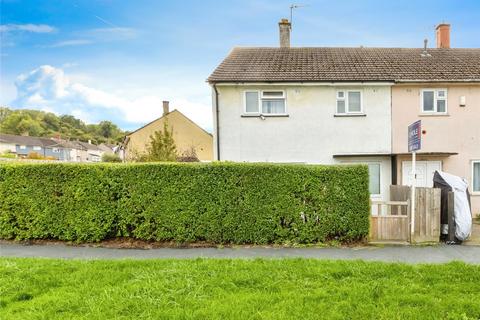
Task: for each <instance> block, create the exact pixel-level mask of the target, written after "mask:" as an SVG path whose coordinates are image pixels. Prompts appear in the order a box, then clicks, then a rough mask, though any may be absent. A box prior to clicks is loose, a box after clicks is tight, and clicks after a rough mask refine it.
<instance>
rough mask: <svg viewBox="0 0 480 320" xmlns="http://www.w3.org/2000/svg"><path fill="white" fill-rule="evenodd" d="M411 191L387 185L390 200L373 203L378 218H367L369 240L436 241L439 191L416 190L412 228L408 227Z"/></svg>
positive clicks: (374, 216) (438, 233)
mask: <svg viewBox="0 0 480 320" xmlns="http://www.w3.org/2000/svg"><path fill="white" fill-rule="evenodd" d="M410 197H411V190H410V187H408V186H390V199H391V201H384V202H382V201H380V202H379V201H373V202H372V207H373V206H375V208H377V215H372V216H371V218H370V240H371V241H395V242H397V241H410V242H412V243H420V242H438V241H439V239H440V189H435V188H420V187H419V188H416V192H415V220H414V221H415V225H414V228H413V233H412V232H411V228H410V206H409V205H408V204H409V203H410Z"/></svg>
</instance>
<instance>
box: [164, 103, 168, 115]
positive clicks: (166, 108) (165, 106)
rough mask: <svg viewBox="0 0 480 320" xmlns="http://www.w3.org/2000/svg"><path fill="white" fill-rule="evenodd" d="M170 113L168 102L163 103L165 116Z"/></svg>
mask: <svg viewBox="0 0 480 320" xmlns="http://www.w3.org/2000/svg"><path fill="white" fill-rule="evenodd" d="M168 112H169V103H168V101H163V115H166V114H167V113H168Z"/></svg>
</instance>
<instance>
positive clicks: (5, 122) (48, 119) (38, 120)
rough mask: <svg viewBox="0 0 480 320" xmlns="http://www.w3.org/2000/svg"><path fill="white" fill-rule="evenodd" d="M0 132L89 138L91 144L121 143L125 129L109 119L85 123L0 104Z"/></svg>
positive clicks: (72, 118) (70, 117)
mask: <svg viewBox="0 0 480 320" xmlns="http://www.w3.org/2000/svg"><path fill="white" fill-rule="evenodd" d="M0 132H1V133H8V134H16V135H29V136H36V137H56V136H60V137H61V138H62V139H71V140H72V139H75V140H76V139H78V140H81V141H88V140H92V142H94V143H97V144H98V143H102V142H106V143H117V142H121V140H122V137H123V136H124V135H125V134H126V132H124V131H122V130H121V129H120V128H119V127H117V125H115V124H113V123H112V122H110V121H102V122H100V123H99V124H85V123H84V122H83V121H81V120H79V119H77V118H75V117H74V116H70V115H61V116H57V115H55V114H53V113H50V112H44V111H38V110H27V109H20V110H18V109H10V108H8V107H0Z"/></svg>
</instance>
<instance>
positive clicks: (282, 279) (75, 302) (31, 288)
mask: <svg viewBox="0 0 480 320" xmlns="http://www.w3.org/2000/svg"><path fill="white" fill-rule="evenodd" d="M171 318H174V319H302V320H303V319H319V318H323V319H347V318H348V319H373V318H375V319H470V318H471V319H478V318H480V266H474V265H467V264H464V263H449V264H444V265H405V264H387V263H377V262H363V261H320V260H311V259H283V260H264V259H256V260H213V259H196V260H173V259H171V260H143V261H134V260H123V261H118V260H116V261H105V260H102V261H92V260H90V261H87V260H50V259H21V258H1V259H0V319H171Z"/></svg>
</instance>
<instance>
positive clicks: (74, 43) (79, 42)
mask: <svg viewBox="0 0 480 320" xmlns="http://www.w3.org/2000/svg"><path fill="white" fill-rule="evenodd" d="M91 43H93V41H92V40H87V39H74V40H65V41H60V42H56V43H54V44H51V45H49V46H48V47H49V48H59V47H71V46H82V45H86V44H91Z"/></svg>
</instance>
